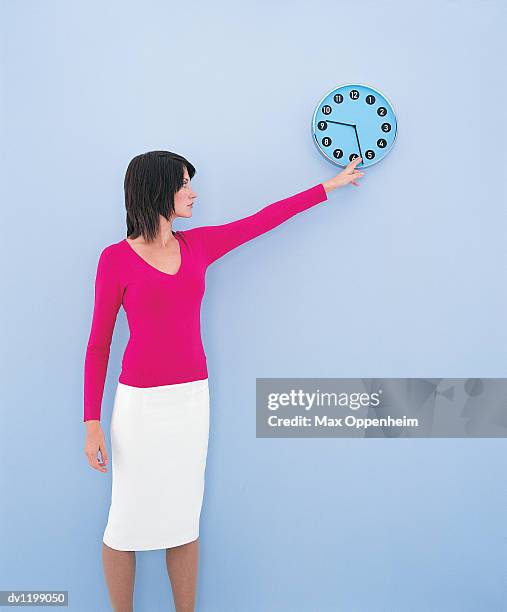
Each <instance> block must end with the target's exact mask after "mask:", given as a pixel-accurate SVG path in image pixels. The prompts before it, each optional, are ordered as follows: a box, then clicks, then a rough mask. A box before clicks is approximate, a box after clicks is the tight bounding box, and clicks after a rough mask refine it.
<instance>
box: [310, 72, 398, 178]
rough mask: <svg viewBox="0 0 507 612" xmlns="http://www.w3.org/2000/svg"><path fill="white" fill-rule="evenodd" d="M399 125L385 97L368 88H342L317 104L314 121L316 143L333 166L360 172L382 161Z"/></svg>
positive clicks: (358, 86) (354, 86) (335, 90)
mask: <svg viewBox="0 0 507 612" xmlns="http://www.w3.org/2000/svg"><path fill="white" fill-rule="evenodd" d="M396 131H397V121H396V115H395V113H394V109H393V107H392V104H391V103H390V102H389V101H388V100H387V98H386V97H385V96H384V94H382V93H380V91H378V90H377V89H373V87H369V86H368V85H356V84H352V83H349V84H347V85H340V86H339V87H336V88H335V89H333V90H332V91H330V92H329V93H328V94H326V95H325V96H324V97H323V98H322V100H321V101H320V102H319V103H318V105H317V108H316V109H315V112H314V113H313V118H312V135H313V141H314V142H315V144H316V145H317V148H318V149H319V151H320V152H321V153H322V155H324V157H325V158H326V159H328V160H329V161H330V162H332V163H333V164H336V165H337V166H343V167H345V166H347V165H348V164H349V163H350V162H351V161H352V160H353V159H355V158H356V157H361V158H362V161H361V163H360V164H358V165H357V166H356V167H357V168H367V167H368V166H372V165H373V164H376V163H377V162H378V161H380V160H381V159H383V158H384V157H385V156H386V155H387V154H388V153H389V151H390V150H391V148H392V146H393V144H394V141H395V139H396Z"/></svg>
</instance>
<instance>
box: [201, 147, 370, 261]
mask: <svg viewBox="0 0 507 612" xmlns="http://www.w3.org/2000/svg"><path fill="white" fill-rule="evenodd" d="M360 161H361V158H356V159H355V160H354V161H353V162H351V163H350V164H349V165H348V166H347V168H345V170H343V172H341V173H340V174H338V175H337V176H335V177H334V178H333V179H331V180H329V181H327V182H325V183H318V184H317V185H314V186H313V187H310V188H309V189H305V190H304V191H301V192H300V193H297V194H295V195H293V196H290V197H288V198H284V199H283V200H278V201H277V202H273V203H272V204H269V205H268V206H265V207H264V208H262V209H261V210H259V211H257V212H256V213H254V214H252V215H250V216H248V217H244V218H242V219H238V220H236V221H231V222H230V223H224V224H223V225H206V226H201V227H196V228H194V229H192V230H190V232H191V233H192V235H193V236H195V237H196V238H197V240H198V241H199V244H200V248H201V253H202V256H203V258H204V262H205V265H206V266H209V265H210V264H212V263H213V262H214V261H216V260H217V259H219V258H220V257H222V256H223V255H225V254H226V253H228V252H229V251H231V250H232V249H234V248H236V247H238V246H239V245H241V244H244V243H245V242H247V241H249V240H252V238H255V237H256V236H260V235H261V234H264V233H265V232H267V231H269V230H271V229H273V228H274V227H277V226H278V225H280V224H281V223H283V222H284V221H287V220H288V219H290V218H291V217H293V216H294V215H296V214H297V213H300V212H302V211H304V210H307V209H308V208H310V207H312V206H315V205H316V204H319V203H320V202H323V201H325V200H327V193H328V192H329V191H332V190H333V189H336V188H337V187H341V186H343V185H346V184H348V183H350V182H351V183H353V184H355V185H358V183H357V182H356V179H358V178H359V177H360V176H362V175H363V173H362V172H358V171H356V170H355V166H356V165H357V164H358V163H359V162H360Z"/></svg>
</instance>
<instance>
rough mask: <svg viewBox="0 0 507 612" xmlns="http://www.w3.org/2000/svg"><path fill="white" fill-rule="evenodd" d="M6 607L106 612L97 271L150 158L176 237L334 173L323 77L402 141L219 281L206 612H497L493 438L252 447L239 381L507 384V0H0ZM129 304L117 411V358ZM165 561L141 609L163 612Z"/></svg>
mask: <svg viewBox="0 0 507 612" xmlns="http://www.w3.org/2000/svg"><path fill="white" fill-rule="evenodd" d="M1 11H2V17H3V18H2V26H1V27H2V31H3V45H2V62H1V67H2V84H3V87H2V89H3V97H2V133H3V136H2V139H1V140H2V144H1V147H2V164H1V166H2V173H3V179H2V181H1V189H2V195H3V197H2V227H3V231H2V257H1V261H2V270H3V274H2V278H3V281H4V291H3V292H2V313H3V315H4V316H3V321H4V330H3V342H2V344H3V351H2V358H3V366H2V375H3V382H2V396H3V401H2V430H1V431H2V434H1V436H2V437H1V444H0V447H1V449H2V451H1V456H0V458H1V461H2V470H1V474H2V485H3V486H2V494H3V495H2V513H3V518H2V521H1V528H2V534H1V535H2V546H1V552H0V560H1V571H0V575H1V584H0V588H1V589H21V588H23V589H68V590H69V591H70V600H71V605H70V609H71V610H75V611H83V612H88V611H90V610H94V611H99V610H100V611H102V610H104V611H105V610H108V609H109V604H108V598H107V593H106V587H105V584H104V580H103V575H102V565H101V563H102V562H101V545H102V533H103V529H104V526H105V522H106V518H107V510H108V504H109V499H110V472H108V473H107V475H104V474H101V473H99V472H96V471H93V470H91V469H90V468H89V466H88V464H87V462H86V458H85V456H84V453H83V448H84V433H85V431H84V426H83V423H82V374H83V372H82V369H83V359H84V351H85V347H86V342H87V338H88V333H89V326H90V322H91V312H92V306H93V304H92V299H93V279H94V274H95V265H96V261H97V257H98V253H99V252H100V250H101V249H102V248H103V247H104V246H105V245H107V244H110V243H112V242H116V241H118V240H120V239H122V238H124V236H125V233H124V231H125V222H124V216H125V215H124V204H123V177H124V172H125V169H126V166H127V163H128V161H129V160H130V159H131V158H132V157H133V156H134V155H137V154H139V153H141V152H144V151H148V150H152V149H159V148H161V149H169V150H171V151H176V152H179V153H181V154H183V155H184V156H186V157H188V158H189V159H190V160H191V161H192V163H194V165H195V166H196V167H197V175H196V177H195V178H194V180H193V183H194V187H195V189H196V190H197V194H198V199H197V204H196V207H195V209H194V218H193V219H192V220H190V221H184V220H178V221H177V223H176V224H175V227H176V228H179V229H184V228H189V227H194V226H197V225H204V224H215V223H222V222H226V221H230V220H233V219H236V218H240V217H242V216H246V215H248V214H251V213H253V212H255V211H256V210H258V209H259V208H261V207H263V206H265V205H267V204H269V203H270V202H273V201H275V200H278V199H281V198H283V197H286V196H288V195H291V194H293V193H296V192H298V191H301V190H303V189H306V188H308V187H311V186H312V185H314V184H316V183H318V182H322V181H324V180H327V179H330V178H331V177H332V176H333V175H334V174H335V170H336V171H337V169H335V168H334V167H333V166H331V165H330V164H329V163H328V162H326V160H324V159H323V157H322V156H321V155H320V154H319V153H318V151H317V150H316V148H315V147H314V145H313V143H312V141H311V136H310V120H311V116H312V113H313V110H314V107H315V104H316V103H317V102H318V101H319V100H320V98H321V96H322V95H323V94H324V93H326V92H328V91H329V90H330V89H331V88H332V87H334V86H335V85H339V84H342V83H348V82H359V83H366V84H370V85H372V86H374V87H377V88H379V89H381V90H382V92H383V93H385V94H386V95H387V96H388V97H389V98H390V99H391V101H392V102H393V104H394V107H395V109H396V112H397V115H398V122H399V132H398V138H397V142H396V144H395V147H394V149H393V150H392V152H391V153H390V154H389V156H388V157H387V158H386V159H385V161H383V162H382V163H379V164H377V165H375V166H373V167H372V168H370V169H367V170H366V174H365V176H364V178H363V179H362V180H361V186H360V187H354V186H352V185H349V186H348V187H346V188H343V189H340V190H337V191H335V192H333V193H332V194H330V198H329V202H328V203H327V204H326V205H319V206H317V207H315V208H313V209H311V210H310V211H306V212H304V213H302V214H301V215H299V216H297V217H296V218H294V219H291V220H290V221H288V222H287V223H286V224H284V225H283V226H280V227H278V228H276V229H275V230H273V231H272V232H271V233H268V234H265V235H263V236H261V237H259V238H257V239H255V240H254V241H252V242H250V243H248V244H246V245H243V246H242V247H241V248H239V249H237V250H236V251H234V252H232V253H230V254H228V255H227V256H226V257H225V258H224V259H223V260H221V261H220V262H219V263H217V264H215V265H214V266H213V267H212V268H210V270H209V271H208V274H207V292H206V296H205V300H204V303H203V310H202V323H203V341H204V345H205V349H206V352H207V357H208V363H209V375H210V388H211V396H212V422H211V438H210V446H209V455H208V464H207V472H206V474H207V475H206V487H207V488H206V493H205V499H204V507H203V512H202V519H201V540H200V541H201V560H200V574H199V607H198V609H199V610H203V611H206V612H229V611H230V612H238V611H241V612H243V611H245V612H250V611H255V612H282V611H283V612H285V611H290V612H323V611H326V612H327V611H329V612H331V611H333V612H334V611H337V610H343V611H346V612H377V611H378V612H394V611H396V612H406V611H410V612H427V611H432V612H433V611H445V612H451V611H452V612H454V611H456V612H458V611H459V612H465V611H476V610H488V611H498V610H501V609H505V596H506V592H505V583H503V584H502V579H503V580H504V579H505V572H506V547H505V542H506V539H505V536H506V529H505V507H506V501H507V493H506V488H505V467H506V464H505V451H506V444H505V440H504V439H496V440H495V439H489V440H488V439H483V440H481V439H476V440H473V439H449V440H446V439H411V440H410V439H409V440H407V439H405V440H375V439H361V440H346V439H311V440H306V439H280V440H278V439H256V437H255V379H256V377H276V376H302V377H307V376H320V377H328V376H329V377H335V376H337V377H359V376H371V377H405V376H428V377H467V376H479V377H488V376H489V377H502V376H505V364H506V350H505V347H506V341H507V332H506V289H505V270H506V248H505V244H506V228H507V219H506V213H505V210H506V206H505V204H506V199H505V187H504V186H505V176H504V175H502V171H503V170H504V168H505V161H506V160H505V131H504V126H505V100H506V91H505V82H504V81H502V76H503V75H504V66H502V60H501V57H502V53H504V52H505V44H504V40H505V34H504V32H503V31H502V23H501V22H502V19H505V9H504V4H503V3H502V2H501V1H500V0H498V1H489V2H473V1H461V2H458V1H446V2H443V1H442V0H438V1H437V0H431V1H428V0H426V1H425V2H402V1H401V0H392V1H389V2H388V1H365V0H363V1H362V2H331V1H329V0H326V1H323V0H314V1H313V2H308V3H302V2H297V3H295V2H288V1H285V2H226V1H223V0H217V1H216V2H212V3H211V2H209V3H205V2H200V3H199V2H195V1H192V2H172V3H170V2H162V1H154V0H152V1H148V2H137V3H133V2H125V1H123V2H118V1H113V2H98V1H97V0H92V1H90V0H87V2H64V1H56V0H51V1H47V2H34V1H25V2H12V1H7V2H3V3H2V7H1ZM127 332H128V329H127V324H126V320H125V315H124V312H123V311H121V312H120V316H119V318H118V323H117V328H116V330H115V335H114V340H113V347H112V351H111V360H110V368H109V372H108V380H107V385H106V390H105V396H104V407H103V415H104V418H103V425H104V427H105V428H106V430H107V431H108V430H109V420H110V414H111V410H112V398H113V393H114V389H115V385H116V380H117V377H118V375H119V370H120V360H121V355H122V352H123V348H124V346H125V343H126V341H127ZM169 599H170V588H169V583H168V580H167V576H166V570H165V565H164V557H163V551H154V552H144V553H139V554H138V555H137V577H136V594H135V601H136V606H137V607H136V609H137V610H139V612H141V611H150V612H153V611H156V610H166V609H169V608H168V607H167V606H168V603H167V602H168V600H169Z"/></svg>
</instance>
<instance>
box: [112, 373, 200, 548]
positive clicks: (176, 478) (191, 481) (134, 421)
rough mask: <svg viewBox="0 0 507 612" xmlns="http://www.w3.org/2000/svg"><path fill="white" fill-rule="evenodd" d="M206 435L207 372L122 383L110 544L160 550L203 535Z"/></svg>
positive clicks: (115, 423) (115, 421) (115, 419)
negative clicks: (154, 382)
mask: <svg viewBox="0 0 507 612" xmlns="http://www.w3.org/2000/svg"><path fill="white" fill-rule="evenodd" d="M208 435H209V389H208V379H207V378H205V379H203V380H195V381H191V382H184V383H178V384H172V385H163V386H158V387H132V386H130V385H125V384H123V383H120V382H118V386H117V388H116V394H115V398H114V404H113V413H112V416H111V480H112V486H111V504H110V507H109V514H108V519H107V525H106V528H105V531H104V536H103V541H104V543H105V544H107V546H109V547H110V548H114V549H116V550H154V549H160V548H171V547H172V546H179V545H181V544H186V543H188V542H192V541H193V540H196V539H197V538H198V536H199V520H200V515H201V507H202V500H203V496H204V482H205V468H206V457H207V452H208Z"/></svg>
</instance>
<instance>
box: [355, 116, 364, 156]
mask: <svg viewBox="0 0 507 612" xmlns="http://www.w3.org/2000/svg"><path fill="white" fill-rule="evenodd" d="M354 132H355V133H356V140H357V146H358V147H359V157H361V158H362V157H363V153H362V151H361V145H360V143H359V136H358V134H357V129H356V126H355V125H354ZM361 163H362V162H361Z"/></svg>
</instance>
